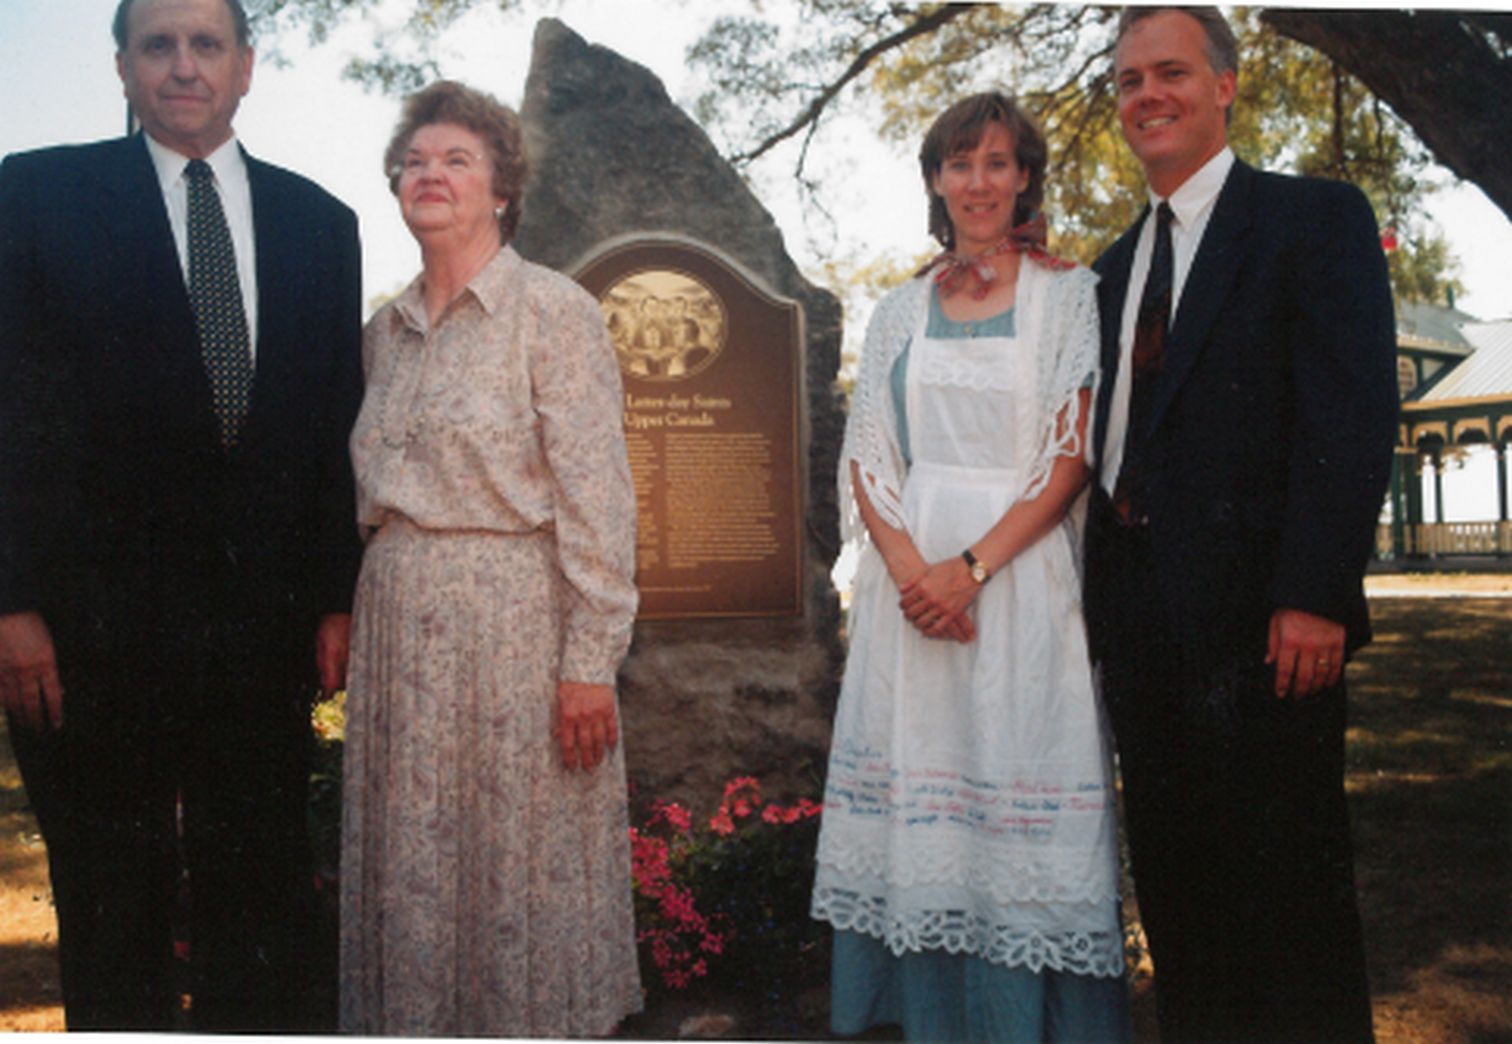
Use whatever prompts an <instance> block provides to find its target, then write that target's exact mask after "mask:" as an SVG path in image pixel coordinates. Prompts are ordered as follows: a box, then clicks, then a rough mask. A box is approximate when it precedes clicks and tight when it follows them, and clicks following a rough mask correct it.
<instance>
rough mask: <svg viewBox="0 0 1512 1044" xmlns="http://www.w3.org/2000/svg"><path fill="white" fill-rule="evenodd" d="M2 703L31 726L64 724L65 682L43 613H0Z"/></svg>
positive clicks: (35, 727)
mask: <svg viewBox="0 0 1512 1044" xmlns="http://www.w3.org/2000/svg"><path fill="white" fill-rule="evenodd" d="M0 705H3V706H4V707H5V709H6V710H7V711H9V712H10V713H11V714H12V715H13V716H14V717H15V718H16V720H17V721H19V722H21V723H22V724H23V725H26V726H28V727H29V728H33V729H45V728H54V729H55V728H57V727H58V726H60V725H62V724H63V683H62V681H60V680H59V678H58V659H57V655H56V653H54V652H53V642H52V635H51V634H50V633H49V632H48V630H47V624H46V623H44V622H43V620H42V614H41V613H7V614H5V615H3V616H0Z"/></svg>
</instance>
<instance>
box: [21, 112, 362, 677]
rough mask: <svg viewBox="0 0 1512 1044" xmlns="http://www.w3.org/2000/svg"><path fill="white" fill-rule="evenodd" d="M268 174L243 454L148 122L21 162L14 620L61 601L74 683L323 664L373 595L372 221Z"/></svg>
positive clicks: (309, 186) (256, 179)
mask: <svg viewBox="0 0 1512 1044" xmlns="http://www.w3.org/2000/svg"><path fill="white" fill-rule="evenodd" d="M247 167H248V178H249V182H250V186H251V195H252V208H253V218H254V226H255V237H256V244H257V287H258V298H259V307H258V317H259V318H258V336H257V356H256V373H255V378H254V389H253V393H252V403H251V411H250V414H249V416H248V418H247V421H246V424H245V427H244V429H243V434H242V438H241V443H240V445H239V446H238V448H237V449H235V450H234V451H232V452H229V453H227V452H225V451H223V450H222V448H221V447H220V444H219V442H218V439H217V436H216V427H215V419H214V414H213V410H212V406H211V398H210V389H209V383H208V380H207V378H206V375H205V367H204V364H203V362H202V360H201V355H200V347H199V342H198V338H197V336H196V333H195V326H194V319H193V315H192V313H191V311H190V307H189V299H188V293H187V291H186V289H185V285H184V279H183V275H182V270H181V267H180V264H179V261H178V257H177V255H176V253H175V250H174V245H173V239H172V234H171V232H170V229H169V224H168V217H167V212H166V209H165V207H164V205H163V199H162V192H161V189H160V187H159V184H158V180H157V176H156V173H155V171H154V169H153V166H152V163H151V160H150V157H149V155H148V152H147V149H146V146H145V144H144V143H143V141H142V140H141V138H140V137H139V136H137V137H132V138H125V139H119V140H114V141H107V142H100V143H96V144H91V145H82V146H69V147H62V148H55V149H46V150H41V151H37V152H31V153H26V154H18V155H13V156H10V157H8V158H7V159H6V160H5V162H4V164H3V165H0V612H16V611H22V610H40V611H41V612H42V614H43V617H44V619H45V620H46V621H47V623H48V625H49V627H50V628H51V629H52V631H53V638H54V642H55V644H56V646H57V649H58V656H59V663H60V668H61V670H62V671H63V676H64V684H65V686H69V687H70V689H71V691H72V688H73V686H72V685H71V682H70V675H71V674H72V675H73V676H74V679H75V680H77V678H78V677H79V676H80V674H81V673H82V674H84V675H85V676H86V677H87V678H88V680H90V681H92V682H95V683H98V686H100V687H108V686H117V687H119V686H121V685H122V683H123V682H126V683H128V686H127V687H130V688H137V687H139V685H140V684H141V683H148V684H150V683H152V682H154V681H163V682H164V683H165V684H166V683H169V682H171V681H172V680H173V679H175V678H177V680H178V681H179V682H180V683H183V682H184V681H186V680H188V678H189V676H191V675H192V674H193V672H194V670H195V669H196V668H197V666H198V665H201V664H203V663H205V662H207V660H208V658H210V657H217V656H218V657H221V658H222V659H225V658H226V657H227V656H230V657H232V658H233V659H234V658H235V657H237V656H241V657H243V658H244V659H245V661H246V663H247V664H249V665H253V666H255V667H257V668H258V669H261V670H265V671H275V672H278V674H279V675H280V676H290V677H292V676H293V675H294V674H295V673H296V672H299V673H304V674H308V673H309V672H310V671H311V669H312V668H311V664H312V662H313V656H312V653H311V649H312V645H311V639H312V636H313V633H314V628H315V625H316V622H317V620H318V618H319V616H320V615H322V614H324V613H329V612H346V611H350V604H351V596H352V589H353V585H354V583H355V577H356V570H357V565H358V560H359V557H360V544H359V542H358V540H357V537H356V532H355V525H354V510H355V509H354V505H353V488H352V474H351V467H350V464H349V462H348V458H347V448H346V440H347V435H348V432H349V430H350V428H351V425H352V422H353V420H354V418H355V416H356V412H357V408H358V406H359V404H360V399H361V359H360V343H361V332H360V323H361V312H360V309H361V300H360V297H361V290H360V269H359V252H358V244H357V223H356V218H355V216H354V215H353V214H352V212H351V211H350V210H349V209H348V208H347V207H345V206H344V205H342V204H341V203H339V202H338V201H337V200H336V199H334V198H333V197H331V196H330V195H328V194H327V193H325V192H324V191H323V190H321V189H320V188H318V187H317V186H316V185H314V184H313V183H311V182H309V181H307V180H305V179H303V178H300V177H298V176H296V175H293V174H291V173H289V172H287V171H284V170H280V169H278V168H276V167H272V166H269V165H268V164H265V163H261V162H258V161H256V160H253V159H251V158H248V159H247ZM121 671H131V672H135V675H134V676H130V675H129V676H125V677H121V676H118V673H119V672H121ZM91 687H93V686H91Z"/></svg>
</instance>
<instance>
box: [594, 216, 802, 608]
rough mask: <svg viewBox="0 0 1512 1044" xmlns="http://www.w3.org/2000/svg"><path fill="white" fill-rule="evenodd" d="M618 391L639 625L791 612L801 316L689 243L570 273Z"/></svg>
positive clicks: (647, 243)
mask: <svg viewBox="0 0 1512 1044" xmlns="http://www.w3.org/2000/svg"><path fill="white" fill-rule="evenodd" d="M574 278H576V279H577V281H578V282H579V283H580V284H582V285H583V286H584V287H585V288H586V289H587V290H588V291H589V293H591V294H593V295H594V297H596V298H598V301H599V304H600V305H601V306H602V307H603V309H604V320H605V322H606V323H608V326H609V333H610V336H611V337H612V338H613V340H614V348H615V352H616V354H617V355H618V357H619V364H620V373H621V374H622V376H623V378H624V383H625V441H626V444H627V445H628V447H629V451H630V470H631V472H632V473H633V475H634V477H635V497H636V504H637V513H636V514H637V517H636V523H637V527H638V528H637V540H636V550H635V558H636V586H638V587H639V588H640V595H641V603H640V618H641V619H645V620H671V619H689V618H696V617H709V616H792V615H797V614H798V613H801V612H802V609H803V591H802V563H803V555H802V546H803V545H802V542H801V539H802V529H801V520H802V518H803V514H802V511H801V510H800V499H799V496H800V493H799V491H800V489H801V488H802V487H801V482H802V475H801V469H800V463H799V462H800V457H799V414H798V406H799V402H800V401H801V400H800V380H801V370H800V368H799V358H800V353H799V346H800V345H801V344H802V343H803V342H802V337H803V312H802V309H801V308H800V307H799V305H798V303H797V302H796V301H788V300H784V299H782V298H778V297H776V296H774V295H772V294H770V293H768V292H767V291H765V290H764V289H763V288H762V287H760V286H759V285H758V284H757V282H756V281H755V278H754V277H753V276H751V275H749V274H747V273H745V272H744V271H742V270H740V269H738V268H737V267H736V265H735V263H734V262H732V261H730V260H728V259H726V258H724V257H722V256H721V255H719V254H718V253H717V252H715V251H714V250H712V249H711V248H709V247H706V246H703V245H701V244H698V243H695V242H693V241H691V240H685V239H677V238H660V237H658V238H647V237H636V238H634V239H630V240H625V241H617V242H611V243H610V244H608V245H606V246H604V247H602V248H601V249H600V250H599V251H598V252H597V253H595V254H594V255H592V256H591V257H590V258H589V259H588V260H587V261H585V262H583V263H581V264H579V265H578V266H577V267H576V271H575V273H574Z"/></svg>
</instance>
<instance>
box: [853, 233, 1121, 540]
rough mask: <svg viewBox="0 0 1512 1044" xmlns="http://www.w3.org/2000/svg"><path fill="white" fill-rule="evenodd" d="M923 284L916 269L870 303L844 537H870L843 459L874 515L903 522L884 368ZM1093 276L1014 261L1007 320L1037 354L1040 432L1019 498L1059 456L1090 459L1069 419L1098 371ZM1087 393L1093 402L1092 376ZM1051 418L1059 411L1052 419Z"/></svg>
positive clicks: (1045, 477) (925, 303)
mask: <svg viewBox="0 0 1512 1044" xmlns="http://www.w3.org/2000/svg"><path fill="white" fill-rule="evenodd" d="M932 284H933V280H931V279H930V278H929V276H927V275H925V276H922V277H920V278H917V279H912V280H910V281H909V282H907V283H905V284H904V285H902V286H900V287H898V288H896V289H894V290H892V291H891V292H889V293H888V294H887V295H886V296H885V297H883V298H882V300H881V301H880V302H878V304H877V307H876V310H875V311H874V312H873V313H872V317H871V322H870V323H868V324H867V329H866V341H865V344H864V345H863V347H862V350H861V371H860V373H859V375H858V376H857V379H856V387H855V391H854V392H853V393H852V396H851V404H850V416H849V418H848V419H847V421H846V424H845V441H844V443H843V444H842V446H841V450H840V469H839V470H840V474H839V483H840V535H841V538H842V539H843V540H845V541H847V542H851V541H854V542H856V543H857V544H861V545H865V544H867V543H869V542H870V541H869V538H868V535H867V532H866V526H865V524H864V523H863V522H862V521H861V512H860V508H859V507H858V506H857V504H856V497H855V493H854V491H853V490H852V488H851V462H852V461H855V462H856V464H857V470H858V471H859V472H860V475H861V480H862V482H863V484H864V486H865V489H866V495H867V499H868V500H869V501H870V502H871V505H872V507H873V508H875V509H876V511H877V514H878V515H880V516H881V518H882V520H883V521H884V522H886V523H887V524H888V525H890V526H893V527H894V528H897V529H906V528H907V527H906V525H905V523H904V519H903V480H904V478H905V477H906V475H907V473H908V467H907V465H906V464H905V463H904V461H903V452H902V448H901V445H900V443H899V440H898V422H897V413H896V411H895V410H894V408H893V399H892V388H891V384H890V375H891V373H892V368H893V364H894V363H895V362H896V361H897V358H898V355H899V353H900V352H902V351H903V348H904V346H905V345H906V344H908V342H909V340H910V338H912V337H913V335H914V334H915V332H917V331H918V330H919V329H920V326H921V320H922V317H923V314H924V311H925V309H927V308H928V307H929V295H930V290H931V286H932ZM1096 285H1097V276H1096V274H1094V273H1093V272H1092V271H1091V270H1089V269H1086V268H1081V267H1077V268H1074V269H1070V270H1067V271H1051V270H1049V269H1046V268H1044V267H1043V266H1041V265H1038V264H1035V263H1034V262H1032V261H1025V262H1024V263H1023V264H1022V265H1021V266H1020V268H1019V286H1018V295H1017V296H1018V301H1017V305H1016V311H1015V315H1014V323H1015V326H1016V328H1017V330H1018V336H1019V337H1020V338H1027V339H1029V341H1030V343H1031V344H1032V345H1033V350H1034V351H1035V353H1036V358H1037V359H1038V361H1039V366H1038V372H1039V397H1038V402H1039V408H1040V412H1039V427H1040V429H1041V431H1042V432H1043V433H1044V434H1043V436H1042V438H1041V439H1040V444H1039V446H1038V448H1037V450H1036V452H1035V455H1034V457H1033V460H1032V462H1031V464H1030V467H1029V472H1028V476H1029V477H1028V481H1027V482H1026V483H1025V487H1024V490H1023V492H1022V493H1020V494H1019V499H1021V500H1024V499H1030V498H1032V497H1035V496H1038V495H1039V493H1040V492H1041V491H1042V490H1043V489H1044V488H1045V485H1046V483H1048V482H1049V480H1050V471H1051V468H1052V467H1053V466H1054V464H1055V461H1056V460H1057V459H1058V458H1060V457H1075V456H1083V457H1085V458H1086V460H1087V461H1088V463H1091V461H1092V453H1091V441H1092V440H1091V432H1090V424H1089V425H1088V429H1089V430H1088V432H1087V435H1088V437H1087V438H1086V439H1082V438H1080V437H1078V433H1077V428H1078V422H1079V420H1080V416H1081V396H1080V394H1079V392H1080V391H1081V390H1082V388H1083V387H1084V386H1085V384H1086V379H1087V375H1088V374H1091V373H1095V372H1096V370H1097V362H1098V336H1099V335H1098V324H1097V296H1096V292H1095V291H1096ZM1091 401H1092V402H1096V401H1097V388H1096V383H1095V381H1094V384H1093V387H1092V396H1091ZM1063 414H1064V416H1062V415H1063ZM1057 418H1062V420H1061V422H1060V423H1059V424H1057ZM1083 443H1085V445H1084V444H1083Z"/></svg>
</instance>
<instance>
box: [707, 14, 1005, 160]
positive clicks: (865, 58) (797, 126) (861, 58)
mask: <svg viewBox="0 0 1512 1044" xmlns="http://www.w3.org/2000/svg"><path fill="white" fill-rule="evenodd" d="M982 6H990V5H983V4H942V5H940V6H939V7H937V8H935V9H934V10H933V11H929V12H927V13H925V14H921V15H920V16H919V17H918V18H916V19H914V20H913V21H912V22H910V23H909V24H908V25H905V26H904V27H903V28H901V29H899V30H898V31H897V32H895V33H893V34H892V35H891V36H885V37H883V38H882V39H880V40H878V41H877V42H876V43H874V44H872V45H871V46H870V47H867V48H866V49H865V50H863V51H862V52H861V53H859V54H857V55H856V57H855V58H853V59H852V60H851V63H850V65H849V66H847V67H846V70H845V72H843V73H841V74H840V76H839V77H838V78H837V79H835V80H833V81H831V82H830V83H829V84H828V85H827V86H826V87H825V88H824V89H823V90H821V91H820V92H819V95H818V96H817V97H816V98H814V100H813V101H811V102H809V104H808V106H807V107H806V108H805V109H804V110H803V112H802V113H800V114H799V115H798V116H797V118H795V119H794V120H793V121H792V122H791V123H789V124H788V125H787V126H785V127H783V128H781V129H780V130H777V131H774V132H773V133H771V134H769V135H767V137H765V138H763V139H762V140H761V141H760V142H759V143H757V145H756V146H755V147H754V148H751V149H749V150H747V151H745V152H742V153H738V154H737V155H735V156H732V157H730V162H732V163H736V164H741V163H749V162H751V161H752V160H754V159H757V158H759V157H761V156H763V155H765V154H766V153H768V152H770V151H771V150H772V149H774V148H776V147H777V146H778V145H780V144H781V143H782V142H784V141H786V140H787V139H788V138H791V137H793V136H794V135H795V134H798V133H799V132H800V131H802V130H803V129H804V128H805V127H809V126H811V125H817V124H818V122H819V117H820V116H821V115H822V114H823V112H824V110H825V108H826V107H827V106H828V105H829V103H830V102H832V101H833V100H834V99H835V96H836V95H837V94H839V93H840V92H841V91H842V90H844V89H845V87H846V85H847V84H849V83H850V82H851V81H852V80H854V79H855V78H856V77H858V76H860V75H861V74H862V73H863V72H865V71H866V68H867V66H869V65H871V63H872V62H874V61H876V60H877V59H878V58H880V57H882V55H884V54H886V53H888V52H889V51H893V50H896V49H897V48H899V47H902V46H903V45H904V44H906V43H907V42H908V41H910V40H912V39H914V38H915V37H919V36H927V35H928V34H929V33H932V32H934V31H935V30H937V29H939V28H940V27H941V26H942V25H945V24H947V23H949V22H952V21H954V20H955V19H957V18H959V17H961V16H962V15H964V14H969V13H970V12H971V11H972V10H973V9H974V8H977V7H982Z"/></svg>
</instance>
